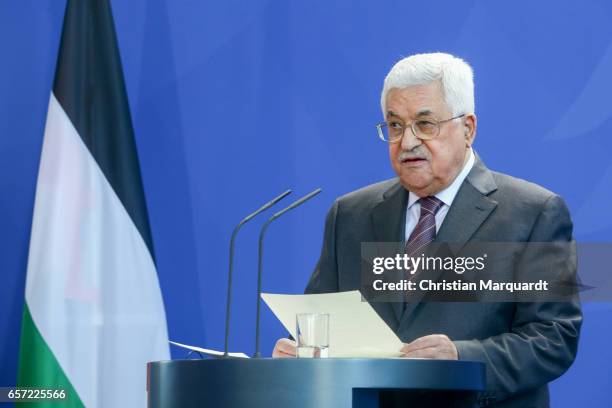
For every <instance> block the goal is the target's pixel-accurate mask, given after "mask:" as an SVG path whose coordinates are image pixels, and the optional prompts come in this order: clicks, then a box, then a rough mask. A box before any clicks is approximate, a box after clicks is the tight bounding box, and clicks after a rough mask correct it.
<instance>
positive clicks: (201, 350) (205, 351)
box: [168, 340, 249, 358]
mask: <svg viewBox="0 0 612 408" xmlns="http://www.w3.org/2000/svg"><path fill="white" fill-rule="evenodd" d="M168 343H170V344H174V345H175V346H178V347H182V348H184V349H187V350H191V351H197V352H198V353H202V354H207V355H209V356H213V357H221V356H222V355H223V352H222V351H217V350H211V349H205V348H202V347H196V346H190V345H189V344H183V343H178V342H176V341H172V340H170V341H169V342H168ZM227 354H228V355H229V356H230V357H238V358H249V356H247V355H246V354H244V353H227Z"/></svg>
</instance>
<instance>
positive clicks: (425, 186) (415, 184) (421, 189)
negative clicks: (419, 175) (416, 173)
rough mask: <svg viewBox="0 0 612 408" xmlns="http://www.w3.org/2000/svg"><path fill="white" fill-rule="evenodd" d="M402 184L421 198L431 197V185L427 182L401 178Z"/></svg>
mask: <svg viewBox="0 0 612 408" xmlns="http://www.w3.org/2000/svg"><path fill="white" fill-rule="evenodd" d="M400 183H401V184H402V186H403V187H404V188H405V189H406V190H408V191H411V192H413V193H414V194H416V195H418V196H419V197H426V196H428V195H430V194H429V193H430V191H429V190H430V189H431V183H430V182H428V181H425V180H414V179H412V178H411V179H406V178H403V177H400Z"/></svg>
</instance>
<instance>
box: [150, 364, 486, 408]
mask: <svg viewBox="0 0 612 408" xmlns="http://www.w3.org/2000/svg"><path fill="white" fill-rule="evenodd" d="M484 389H485V366H484V364H483V363H480V362H472V361H448V360H414V359H401V358H393V359H353V358H329V359H269V358H259V359H208V360H173V361H157V362H151V363H149V364H148V365H147V392H148V406H149V407H150V408H162V407H163V408H168V407H171V408H187V407H198V408H200V407H223V408H232V407H240V408H242V407H249V408H259V407H265V408H270V407H272V408H285V407H292V408H325V407H333V408H343V407H347V408H348V407H360V408H374V407H378V406H379V394H380V393H381V392H388V391H391V390H398V391H399V390H403V391H402V392H404V393H411V392H412V393H423V392H428V393H429V394H430V395H435V393H456V394H457V395H461V396H462V398H465V397H466V396H467V397H469V396H470V394H471V395H472V396H475V395H476V393H477V392H478V391H483V390H484ZM467 399H471V400H473V401H475V397H474V398H467Z"/></svg>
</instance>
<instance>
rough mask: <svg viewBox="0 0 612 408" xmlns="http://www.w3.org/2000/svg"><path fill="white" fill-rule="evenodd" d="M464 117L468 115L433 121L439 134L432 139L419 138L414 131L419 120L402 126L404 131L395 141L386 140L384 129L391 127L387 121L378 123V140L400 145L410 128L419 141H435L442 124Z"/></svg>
mask: <svg viewBox="0 0 612 408" xmlns="http://www.w3.org/2000/svg"><path fill="white" fill-rule="evenodd" d="M464 116H467V114H466V113H462V114H461V115H457V116H453V117H452V118H449V119H444V120H436V121H435V122H434V121H432V123H435V124H436V126H437V127H438V133H437V134H436V136H434V137H430V138H423V137H419V136H417V134H416V131H415V130H414V124H415V123H416V122H417V121H418V119H417V120H413V121H412V122H411V123H410V126H405V125H403V126H402V128H403V129H402V133H401V136H400V137H398V138H397V139H395V140H393V141H391V140H386V139H385V138H384V134H383V128H384V127H387V128H388V127H389V124H388V123H387V121H384V122H380V123H377V124H376V129H377V130H378V138H379V139H380V140H382V141H383V142H386V143H398V142H400V141H401V140H402V139H403V138H404V134H405V133H406V129H408V128H410V130H411V131H412V134H413V135H414V137H416V138H417V139H419V140H433V139H435V138H437V137H438V136H439V135H440V127H441V126H440V125H441V124H443V123H446V122H450V121H451V120H455V119H459V118H462V117H464Z"/></svg>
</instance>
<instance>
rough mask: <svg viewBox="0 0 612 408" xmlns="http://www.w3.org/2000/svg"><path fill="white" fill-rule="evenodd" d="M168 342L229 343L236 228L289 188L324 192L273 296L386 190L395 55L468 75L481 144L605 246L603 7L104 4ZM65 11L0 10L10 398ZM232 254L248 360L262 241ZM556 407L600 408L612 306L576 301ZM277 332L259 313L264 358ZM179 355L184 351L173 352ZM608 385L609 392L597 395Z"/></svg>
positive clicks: (277, 266)
mask: <svg viewBox="0 0 612 408" xmlns="http://www.w3.org/2000/svg"><path fill="white" fill-rule="evenodd" d="M112 5H113V9H114V15H115V23H116V27H117V33H118V37H119V45H120V50H121V55H122V59H123V67H124V72H125V78H126V82H127V90H128V95H129V101H130V105H131V109H132V116H133V120H134V126H135V132H136V138H137V144H138V148H139V154H140V161H141V167H142V172H143V178H144V183H145V191H146V195H147V200H148V206H149V209H150V222H151V227H152V230H153V238H154V242H155V250H156V254H157V260H158V270H159V276H160V281H161V286H162V290H163V295H164V298H165V304H166V310H167V316H168V325H169V332H170V337H171V339H173V340H176V341H180V342H185V343H191V344H198V345H202V346H204V347H211V348H221V347H222V345H223V323H224V320H223V314H224V302H225V290H226V278H225V273H226V268H227V250H226V247H227V243H228V240H229V236H230V233H231V230H232V228H233V225H234V224H235V223H236V222H237V221H238V220H239V219H240V218H241V217H242V216H243V215H245V214H247V213H249V212H250V211H251V210H253V209H254V208H256V207H258V206H259V205H260V204H261V203H263V202H265V201H266V200H267V199H268V198H269V197H271V196H274V195H276V194H278V193H280V192H281V191H284V190H285V189H286V188H289V187H290V188H293V189H294V191H295V196H298V195H302V194H304V193H306V192H308V191H310V190H311V189H313V188H315V187H318V186H320V187H322V188H323V190H324V193H323V194H322V195H321V196H320V197H318V198H317V199H316V200H315V201H312V202H310V203H309V204H307V205H306V206H304V207H302V208H300V209H299V210H298V211H299V213H298V212H296V213H293V214H290V215H287V216H286V217H285V218H284V219H282V220H279V221H278V222H277V223H276V224H274V225H273V226H272V227H271V228H270V231H269V234H268V239H267V248H268V250H267V253H266V258H265V267H266V271H265V272H266V275H265V278H264V282H263V286H264V290H265V291H271V292H285V293H299V292H301V291H302V290H303V288H304V286H305V284H306V281H307V279H308V277H309V275H310V273H311V272H312V269H313V267H314V265H315V262H316V260H317V257H318V252H319V249H320V244H321V236H322V228H323V222H324V216H325V213H326V211H327V209H328V208H329V206H330V205H331V204H332V202H333V200H334V198H335V197H337V196H338V195H340V194H343V193H346V192H348V191H351V190H353V189H355V188H358V187H360V186H363V185H366V184H369V183H371V182H374V181H378V180H381V179H384V178H388V177H391V176H393V173H392V170H391V167H390V164H389V162H388V157H387V149H386V146H385V145H384V144H383V143H382V142H380V141H378V140H377V138H376V133H375V128H374V124H375V123H376V122H378V121H380V119H381V114H380V107H379V93H380V89H381V85H382V79H383V78H384V76H385V74H386V72H387V71H388V70H389V68H390V67H391V65H392V64H393V63H394V62H395V61H397V60H398V59H399V58H401V57H402V56H406V55H409V54H413V53H416V52H426V51H435V50H442V51H447V52H451V53H453V54H457V55H459V56H461V57H464V58H465V59H466V60H467V61H469V62H470V63H471V64H472V66H473V67H474V71H475V81H476V112H477V115H478V118H479V127H478V136H477V139H476V144H475V146H476V150H477V151H478V152H479V154H480V155H481V157H482V158H483V159H484V160H485V162H486V163H487V165H488V166H489V167H490V168H492V169H495V170H498V171H502V172H507V173H510V174H513V175H515V176H518V177H522V178H526V179H528V180H531V181H534V182H536V183H539V184H542V185H544V186H545V187H547V188H549V189H551V190H553V191H555V192H557V193H559V194H561V195H562V196H563V197H564V198H565V199H566V200H567V202H568V204H569V207H570V209H571V212H572V216H573V218H574V222H575V235H576V237H577V239H578V240H579V241H582V242H592V241H612V217H611V216H610V213H609V210H610V202H611V201H612V188H611V187H612V159H611V157H612V154H611V153H612V139H611V138H610V133H611V131H612V105H611V104H610V103H609V95H610V94H611V93H612V78H611V76H610V73H611V72H612V4H611V3H610V2H607V1H605V0H601V1H589V2H580V3H579V2H575V1H538V2H533V1H526V0H522V1H505V2H490V1H484V0H482V1H462V2H457V1H448V2H438V1H430V2H408V1H378V2H371V1H355V0H352V1H348V0H347V1H333V2H330V1H315V0H311V1H308V2H306V1H287V0H278V1H274V0H270V1H263V0H261V1H228V0H226V1H214V2H212V1H208V2H194V1H170V0H148V1H146V0H130V1H129V2H128V1H113V2H112ZM63 11H64V1H58V0H21V1H19V2H2V3H0V44H1V49H2V50H3V55H4V57H3V59H2V64H0V95H1V97H0V165H1V169H2V171H0V223H1V224H0V271H1V273H2V281H1V283H0V385H9V384H14V382H15V374H16V370H17V352H18V338H19V328H20V321H21V312H22V307H23V292H24V282H25V271H26V263H27V250H28V240H29V234H30V226H31V217H32V209H33V200H34V193H35V183H36V175H37V169H38V162H39V158H40V150H41V143H42V136H43V129H44V122H45V116H46V110H47V103H48V98H49V92H50V89H51V82H52V78H53V75H54V67H55V59H56V55H57V49H58V44H59V33H60V29H61V24H62V18H63ZM259 225H261V221H260V222H259V223H258V222H254V223H253V224H250V225H247V226H246V227H245V229H244V231H243V233H242V234H241V235H240V236H239V239H238V242H237V253H238V258H237V260H236V265H235V266H236V288H235V302H234V310H235V312H234V316H235V317H234V318H233V319H232V339H231V348H232V349H233V350H240V351H245V352H248V353H252V351H253V341H254V336H253V330H254V317H255V309H254V307H255V300H256V298H255V294H254V290H255V283H256V280H255V274H256V262H257V252H256V247H257V242H256V239H257V233H258V227H259ZM584 312H585V322H584V326H583V331H582V338H581V343H580V350H579V354H578V358H577V360H576V362H575V364H574V365H573V367H572V368H571V369H570V371H569V372H568V373H567V374H566V375H565V376H563V377H562V378H560V379H559V380H557V381H555V382H554V383H553V386H552V401H553V406H557V407H575V406H583V405H584V404H585V403H586V402H587V401H588V404H589V406H591V407H604V406H606V407H608V406H610V401H611V399H612V397H610V396H609V390H608V388H609V384H611V383H612V370H610V363H612V347H610V338H611V336H612V328H611V324H610V323H612V317H611V315H612V313H611V312H612V305H611V304H609V303H597V304H595V303H593V304H585V305H584ZM282 335H284V331H283V329H282V327H281V326H280V324H278V323H277V322H276V321H275V319H274V318H273V316H272V315H271V313H270V312H269V311H268V310H267V309H265V311H264V316H263V338H262V341H263V345H264V351H265V353H266V354H268V355H269V353H270V351H271V348H272V346H273V342H274V340H275V339H276V338H277V337H280V336H282ZM173 355H174V356H175V357H181V356H183V355H184V353H183V352H182V351H179V350H173ZM606 387H608V388H606Z"/></svg>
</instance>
